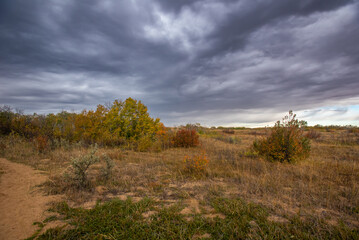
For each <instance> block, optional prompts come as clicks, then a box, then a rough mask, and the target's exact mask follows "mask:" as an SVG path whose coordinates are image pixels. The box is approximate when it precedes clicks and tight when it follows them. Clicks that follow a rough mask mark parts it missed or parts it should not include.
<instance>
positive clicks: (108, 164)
mask: <svg viewBox="0 0 359 240" xmlns="http://www.w3.org/2000/svg"><path fill="white" fill-rule="evenodd" d="M103 159H104V161H105V166H103V167H102V168H101V169H100V172H101V178H102V179H104V180H105V181H108V180H109V179H110V178H111V177H112V174H113V167H114V166H115V164H114V162H113V161H112V159H111V158H110V157H109V156H107V155H103Z"/></svg>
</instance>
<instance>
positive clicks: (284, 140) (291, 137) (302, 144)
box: [253, 111, 310, 163]
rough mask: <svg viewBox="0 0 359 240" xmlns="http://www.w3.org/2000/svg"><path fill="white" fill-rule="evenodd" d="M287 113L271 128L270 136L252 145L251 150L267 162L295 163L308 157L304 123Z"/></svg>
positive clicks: (308, 146) (308, 150)
mask: <svg viewBox="0 0 359 240" xmlns="http://www.w3.org/2000/svg"><path fill="white" fill-rule="evenodd" d="M295 117H296V115H295V114H293V112H292V111H289V115H288V116H285V117H284V118H283V120H282V121H278V122H277V123H276V124H275V126H274V127H273V128H272V131H271V133H270V135H269V136H268V137H266V138H262V139H258V140H256V141H254V143H253V149H254V150H255V151H257V152H258V154H259V155H260V156H262V157H265V158H266V159H267V160H269V161H279V162H290V163H292V162H296V161H298V160H301V159H305V158H307V157H308V156H309V152H310V141H309V139H308V138H307V137H305V136H304V134H303V129H302V128H303V127H304V126H306V122H304V121H298V120H297V119H295Z"/></svg>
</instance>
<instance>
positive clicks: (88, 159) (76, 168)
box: [66, 147, 99, 189]
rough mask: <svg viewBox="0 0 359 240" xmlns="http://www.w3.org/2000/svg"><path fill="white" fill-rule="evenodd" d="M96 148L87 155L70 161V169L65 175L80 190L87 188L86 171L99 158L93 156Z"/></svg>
mask: <svg viewBox="0 0 359 240" xmlns="http://www.w3.org/2000/svg"><path fill="white" fill-rule="evenodd" d="M96 151H97V147H95V148H93V149H92V150H91V152H90V153H89V154H87V155H84V156H81V157H78V158H74V159H72V161H71V168H70V170H69V171H68V172H67V173H66V177H67V178H68V179H69V180H70V181H71V182H72V184H74V185H75V186H76V187H78V188H80V189H85V188H87V187H88V186H89V181H88V177H87V171H88V169H89V167H90V166H91V165H93V164H95V163H97V162H98V161H99V157H98V156H96V155H95V153H96Z"/></svg>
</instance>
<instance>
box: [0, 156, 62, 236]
mask: <svg viewBox="0 0 359 240" xmlns="http://www.w3.org/2000/svg"><path fill="white" fill-rule="evenodd" d="M0 169H1V170H2V172H3V174H1V175H0V239H1V240H2V239H4V240H5V239H6V240H12V239H16V240H18V239H24V238H27V237H30V236H31V235H32V234H33V233H34V232H35V231H36V229H37V227H36V226H34V225H33V222H35V221H42V220H44V219H45V211H46V210H47V209H48V208H49V206H48V204H49V203H50V202H52V201H56V200H59V197H58V196H43V194H42V193H41V192H40V191H39V190H38V188H37V187H36V185H39V184H41V183H43V182H44V181H46V179H47V176H46V175H45V174H43V173H41V171H37V170H34V169H32V168H31V167H29V166H26V165H23V164H19V163H14V162H10V161H8V160H6V159H2V158H0Z"/></svg>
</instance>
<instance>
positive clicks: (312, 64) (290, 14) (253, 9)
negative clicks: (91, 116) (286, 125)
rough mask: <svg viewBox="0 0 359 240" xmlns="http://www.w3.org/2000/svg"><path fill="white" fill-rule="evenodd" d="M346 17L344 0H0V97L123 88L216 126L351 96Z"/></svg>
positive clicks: (46, 103)
mask: <svg viewBox="0 0 359 240" xmlns="http://www.w3.org/2000/svg"><path fill="white" fill-rule="evenodd" d="M358 20H359V3H358V1H350V0H340V1H339V0H329V1H319V0H305V1H287V0H276V1H274V0H262V1H250V0H240V1H235V0H226V1H215V0H196V1H164V0H158V1H152V2H149V1H141V0H137V1H131V2H129V1H95V0H91V1H56V0H52V1H40V0H38V1H31V2H29V1H18V0H12V1H1V2H0V95H1V97H0V104H11V105H13V106H14V107H17V106H22V107H24V108H25V109H27V110H28V111H41V112H50V111H53V110H55V111H56V109H57V110H62V109H66V108H74V109H76V110H79V109H81V108H90V107H94V106H95V105H96V104H99V103H104V102H107V101H112V100H113V99H115V98H126V97H129V96H131V97H135V98H138V99H141V100H143V101H144V102H145V103H146V104H147V105H148V106H149V108H150V110H151V111H153V114H154V115H156V116H159V117H161V118H162V119H163V120H164V121H165V122H167V123H169V124H171V123H174V122H176V121H177V120H178V119H181V120H183V121H189V120H190V119H197V120H198V121H200V120H206V119H205V116H211V117H213V118H216V116H220V117H217V118H216V119H215V120H213V122H216V124H218V125H220V124H221V122H226V123H230V122H231V123H233V122H235V121H232V120H231V119H232V118H233V117H235V118H240V116H239V115H238V114H235V113H233V111H235V112H238V113H242V114H249V115H251V114H254V113H253V112H255V110H258V111H264V109H272V112H273V113H279V112H280V113H282V112H283V111H287V110H289V109H297V110H303V109H310V108H317V107H320V106H324V105H328V104H335V102H337V101H342V102H343V101H344V102H345V99H348V98H353V97H357V96H358V93H357V91H356V89H358V88H359V81H358V78H357V76H358V74H359V70H358V69H359V66H358V64H359V61H358V60H359V47H358V44H357V42H358V41H359V26H358V24H357V22H358ZM252 111H253V112H252ZM171 113H178V114H180V115H181V117H179V116H178V115H176V116H175V117H173V116H174V115H171ZM249 115H248V116H249ZM270 115H271V113H268V114H266V115H263V116H262V117H261V118H255V117H247V118H243V119H244V120H246V121H249V122H257V121H264V120H265V118H266V117H268V116H270ZM272 115H275V114H272ZM228 116H231V117H228ZM251 116H252V115H251ZM253 116H254V115H253ZM275 116H276V115H275ZM258 119H259V120H258ZM207 122H208V121H207ZM208 124H209V123H208Z"/></svg>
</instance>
